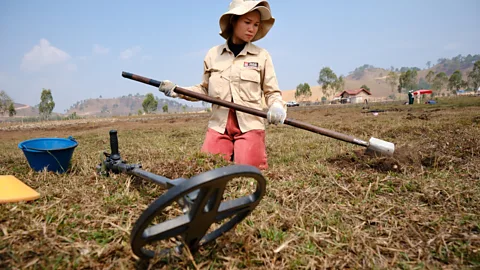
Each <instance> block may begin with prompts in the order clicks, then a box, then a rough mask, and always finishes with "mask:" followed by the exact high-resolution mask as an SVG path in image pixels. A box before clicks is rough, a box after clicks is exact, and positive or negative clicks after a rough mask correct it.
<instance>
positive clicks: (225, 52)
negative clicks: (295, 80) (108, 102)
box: [159, 0, 287, 169]
mask: <svg viewBox="0 0 480 270" xmlns="http://www.w3.org/2000/svg"><path fill="white" fill-rule="evenodd" d="M274 22H275V18H274V17H273V16H272V14H271V10H270V5H269V3H268V1H245V0H233V1H232V2H231V3H230V6H229V10H228V11H227V12H225V13H224V14H222V16H221V17H220V20H219V24H220V30H221V31H220V36H222V37H223V38H224V39H225V40H226V41H225V43H223V44H220V45H217V46H214V47H213V48H211V49H210V50H209V51H208V53H207V55H206V56H205V58H204V62H203V64H204V70H203V80H202V82H201V83H200V84H197V85H194V86H190V87H184V88H185V89H188V90H192V91H194V92H198V93H201V94H206V95H209V96H210V97H214V98H218V99H221V100H225V101H230V102H234V103H237V104H239V105H243V106H247V107H250V108H253V109H257V110H262V95H263V96H264V101H265V104H266V105H267V107H268V112H267V122H268V123H269V124H275V125H278V124H283V122H284V120H285V118H286V117H287V107H286V103H285V102H284V101H283V99H282V94H281V91H280V89H279V86H278V81H277V77H276V74H275V70H274V66H273V62H272V58H271V56H270V54H269V53H268V51H267V50H265V49H263V48H260V47H258V46H256V45H254V44H253V43H252V42H254V41H257V40H260V39H262V38H263V37H265V36H266V35H267V33H268V32H269V31H270V29H271V28H272V26H273V24H274ZM176 86H177V85H176V84H175V83H173V82H171V81H169V80H165V81H163V82H162V83H161V84H160V86H159V91H161V92H163V93H165V95H166V96H169V97H178V98H183V99H186V100H190V101H197V99H194V98H191V97H187V96H183V95H180V94H177V93H175V92H174V89H175V87H176ZM201 151H203V152H207V153H212V154H222V155H223V156H224V157H225V158H226V159H227V160H229V161H234V162H235V163H236V164H246V165H252V166H255V167H257V168H259V169H267V168H268V162H267V154H266V147H265V119H263V118H262V117H258V116H254V115H251V114H247V113H243V112H237V111H235V110H233V109H229V108H226V107H222V106H218V105H215V104H212V116H211V118H210V120H209V122H208V130H207V133H206V136H205V141H204V142H203V146H202V148H201Z"/></svg>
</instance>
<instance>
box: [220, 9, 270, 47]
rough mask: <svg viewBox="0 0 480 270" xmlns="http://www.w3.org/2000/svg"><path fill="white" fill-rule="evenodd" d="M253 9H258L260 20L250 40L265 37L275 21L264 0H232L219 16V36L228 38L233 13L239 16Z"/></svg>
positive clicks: (230, 31) (231, 30)
mask: <svg viewBox="0 0 480 270" xmlns="http://www.w3.org/2000/svg"><path fill="white" fill-rule="evenodd" d="M253 10H258V11H260V20H261V21H262V22H261V24H260V27H259V28H258V32H257V34H256V35H255V37H253V39H252V42H253V41H257V40H259V39H262V38H263V37H265V36H266V35H267V33H268V31H270V29H271V28H272V26H273V24H274V23H275V18H274V17H273V16H272V13H271V11H270V4H268V2H267V1H265V0H262V1H254V0H232V2H231V3H230V6H229V8H228V11H227V12H225V13H223V14H222V16H220V21H219V23H220V36H222V37H223V38H225V39H228V38H230V36H231V35H232V34H233V28H232V25H231V18H232V16H233V15H239V16H241V15H244V14H246V13H248V12H250V11H253Z"/></svg>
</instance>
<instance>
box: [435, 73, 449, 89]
mask: <svg viewBox="0 0 480 270" xmlns="http://www.w3.org/2000/svg"><path fill="white" fill-rule="evenodd" d="M447 82H448V76H447V74H445V72H440V73H438V74H437V75H435V78H433V81H432V89H433V90H434V91H436V92H440V91H441V90H442V89H443V88H445V85H446V84H447Z"/></svg>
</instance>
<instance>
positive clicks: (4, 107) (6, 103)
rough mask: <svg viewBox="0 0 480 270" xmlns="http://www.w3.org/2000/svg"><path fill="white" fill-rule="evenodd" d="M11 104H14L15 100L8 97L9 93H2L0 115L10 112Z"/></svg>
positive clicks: (0, 94) (0, 96) (0, 92)
mask: <svg viewBox="0 0 480 270" xmlns="http://www.w3.org/2000/svg"><path fill="white" fill-rule="evenodd" d="M10 104H13V100H12V99H11V98H10V96H8V94H7V92H5V91H3V90H2V91H0V115H3V114H4V113H6V112H8V111H9V108H10Z"/></svg>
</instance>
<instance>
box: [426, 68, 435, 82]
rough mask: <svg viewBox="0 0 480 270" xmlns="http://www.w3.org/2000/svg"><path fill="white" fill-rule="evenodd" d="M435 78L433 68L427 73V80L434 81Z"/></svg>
mask: <svg viewBox="0 0 480 270" xmlns="http://www.w3.org/2000/svg"><path fill="white" fill-rule="evenodd" d="M434 78H435V72H433V70H430V71H429V72H428V73H427V76H425V80H427V82H428V83H430V84H431V83H433V79H434Z"/></svg>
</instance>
